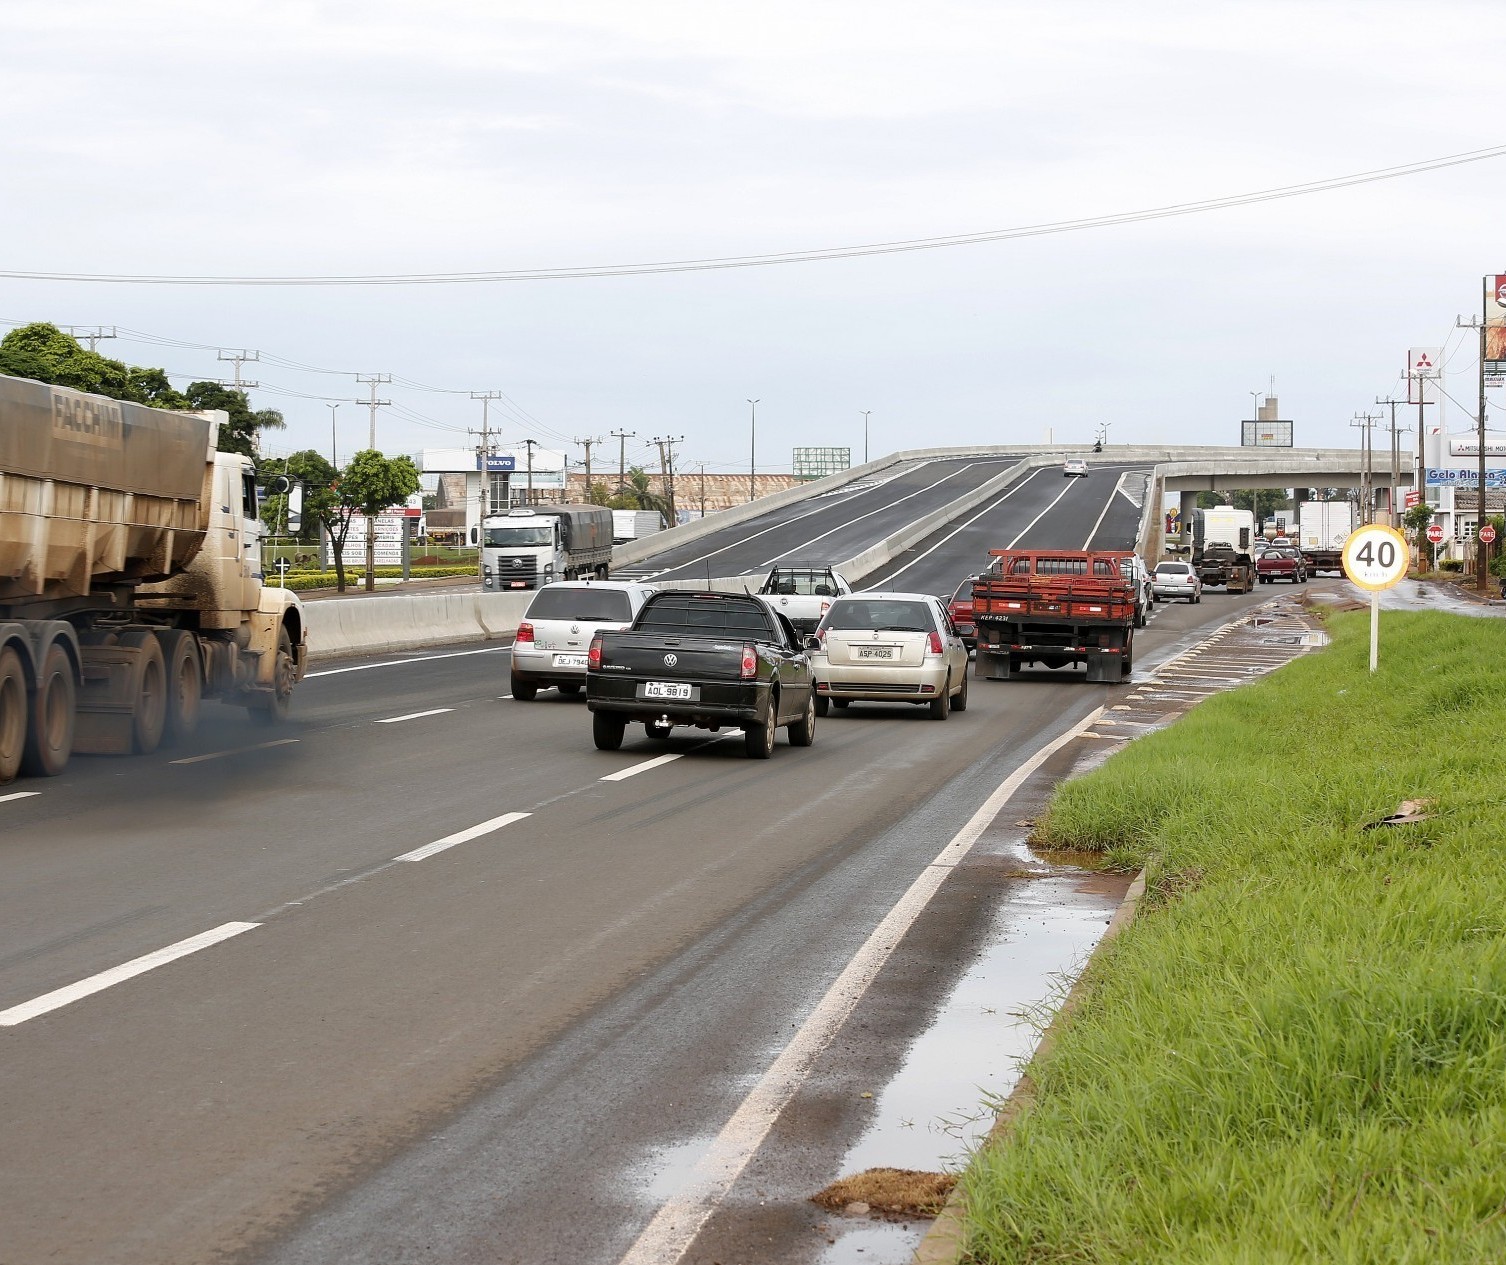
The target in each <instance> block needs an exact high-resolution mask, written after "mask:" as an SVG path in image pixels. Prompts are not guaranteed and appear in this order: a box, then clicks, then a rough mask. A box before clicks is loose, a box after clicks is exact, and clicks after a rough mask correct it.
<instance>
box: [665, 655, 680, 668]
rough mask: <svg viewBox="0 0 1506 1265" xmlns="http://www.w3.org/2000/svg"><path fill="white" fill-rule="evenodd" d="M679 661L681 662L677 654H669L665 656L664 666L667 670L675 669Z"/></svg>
mask: <svg viewBox="0 0 1506 1265" xmlns="http://www.w3.org/2000/svg"><path fill="white" fill-rule="evenodd" d="M679 661H680V656H679V655H677V654H667V655H665V656H664V666H665V667H666V668H672V667H674V666H675V664H677V663H679Z"/></svg>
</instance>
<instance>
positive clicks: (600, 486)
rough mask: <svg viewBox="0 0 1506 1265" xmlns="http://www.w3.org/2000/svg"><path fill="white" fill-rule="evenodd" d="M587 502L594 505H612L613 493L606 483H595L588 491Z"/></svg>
mask: <svg viewBox="0 0 1506 1265" xmlns="http://www.w3.org/2000/svg"><path fill="white" fill-rule="evenodd" d="M586 500H587V501H588V502H589V503H590V504H592V505H607V506H609V505H611V504H612V493H611V491H610V489H609V488H608V487H607V485H606V484H605V483H593V484H591V485H590V486H589V487H588V488H587V489H586Z"/></svg>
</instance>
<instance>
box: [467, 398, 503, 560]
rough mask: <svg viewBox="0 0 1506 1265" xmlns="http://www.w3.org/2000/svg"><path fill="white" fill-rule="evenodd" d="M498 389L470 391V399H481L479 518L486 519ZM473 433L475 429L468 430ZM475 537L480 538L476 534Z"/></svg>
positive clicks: (489, 493)
mask: <svg viewBox="0 0 1506 1265" xmlns="http://www.w3.org/2000/svg"><path fill="white" fill-rule="evenodd" d="M501 398H502V392H500V391H472V392H471V399H473V400H480V401H481V449H480V452H479V454H478V455H479V456H480V458H481V519H482V521H483V522H484V521H485V519H486V507H487V502H488V501H490V500H491V490H492V468H491V463H490V461H489V460H488V458H489V457H490V456H491V455H492V432H491V404H492V401H493V400H500V399H501ZM469 433H470V434H472V435H474V434H475V433H476V432H475V431H470V432H469ZM477 539H478V540H479V539H480V536H479V534H478V536H477Z"/></svg>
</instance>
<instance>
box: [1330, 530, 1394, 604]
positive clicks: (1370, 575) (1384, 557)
mask: <svg viewBox="0 0 1506 1265" xmlns="http://www.w3.org/2000/svg"><path fill="white" fill-rule="evenodd" d="M1406 573H1407V542H1406V540H1405V539H1404V538H1403V537H1402V534H1401V533H1400V532H1399V531H1397V530H1396V529H1395V528H1394V527H1382V526H1381V525H1380V524H1379V523H1372V524H1371V525H1370V526H1368V527H1361V528H1360V529H1359V530H1358V531H1354V532H1350V533H1349V539H1348V540H1346V541H1345V542H1344V574H1345V575H1347V576H1348V577H1349V579H1350V580H1351V581H1352V582H1353V583H1355V584H1357V585H1359V586H1360V588H1362V589H1369V590H1371V591H1372V592H1378V591H1379V590H1381V589H1389V588H1390V587H1391V586H1392V585H1393V584H1396V583H1397V582H1398V581H1400V580H1401V578H1402V577H1403V576H1404V575H1406Z"/></svg>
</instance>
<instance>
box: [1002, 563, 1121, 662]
mask: <svg viewBox="0 0 1506 1265" xmlns="http://www.w3.org/2000/svg"><path fill="white" fill-rule="evenodd" d="M989 552H990V553H992V554H993V556H994V557H995V558H997V559H998V560H999V561H998V563H997V564H996V565H995V567H994V568H993V569H992V570H990V571H988V572H987V573H985V574H983V575H980V576H978V577H977V578H976V579H975V580H974V581H973V623H974V625H975V627H976V629H977V633H976V636H977V642H978V646H977V661H976V666H975V668H974V670H973V674H974V675H975V676H978V677H982V678H984V679H985V680H990V681H1008V680H1010V679H1012V678H1014V677H1017V676H1018V675H1019V673H1020V669H1021V668H1023V667H1025V666H1027V665H1030V664H1040V665H1041V666H1042V667H1046V668H1062V667H1067V666H1068V665H1072V664H1078V663H1081V664H1083V665H1084V666H1085V667H1086V669H1087V677H1086V679H1087V680H1089V681H1106V682H1110V683H1112V682H1116V681H1123V680H1127V679H1128V678H1129V674H1130V667H1131V665H1132V664H1133V662H1134V655H1135V581H1134V580H1133V579H1132V578H1129V577H1127V576H1126V575H1125V574H1124V569H1123V565H1122V564H1123V562H1124V560H1125V559H1128V558H1132V557H1133V556H1134V555H1133V554H1132V553H1130V552H1129V551H1127V550H1126V551H1109V550H1099V551H1093V552H1085V551H1081V550H1070V549H993V550H990V551H989Z"/></svg>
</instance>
